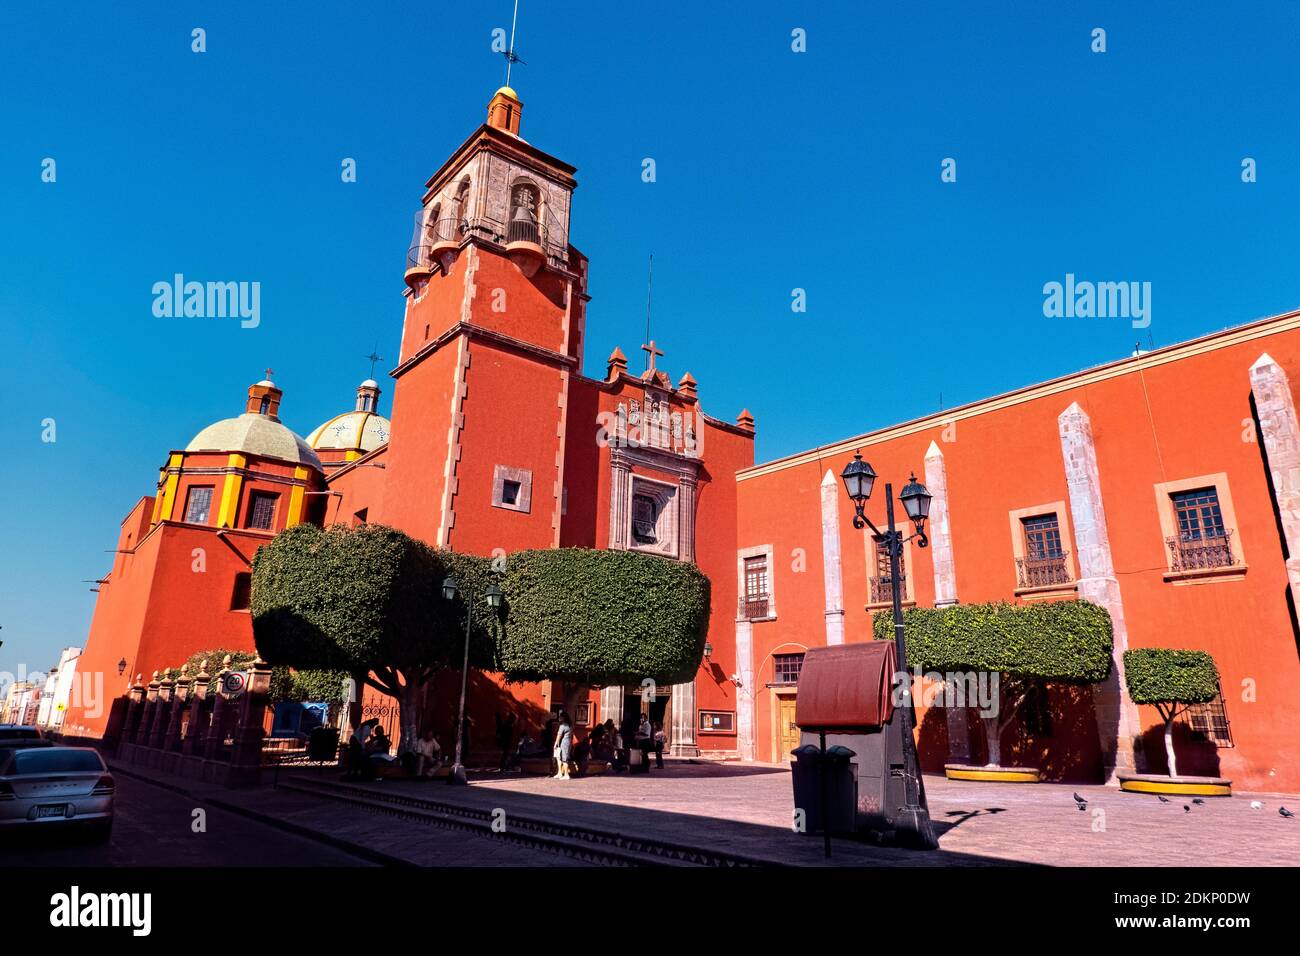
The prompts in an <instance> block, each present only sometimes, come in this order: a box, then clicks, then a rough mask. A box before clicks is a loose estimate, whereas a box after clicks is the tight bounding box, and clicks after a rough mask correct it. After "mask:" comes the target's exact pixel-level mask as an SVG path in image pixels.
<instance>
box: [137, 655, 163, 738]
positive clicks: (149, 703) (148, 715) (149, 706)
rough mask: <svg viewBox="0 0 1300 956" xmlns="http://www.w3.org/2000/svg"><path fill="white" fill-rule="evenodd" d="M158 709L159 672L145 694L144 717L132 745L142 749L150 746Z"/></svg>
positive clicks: (155, 674)
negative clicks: (155, 713) (155, 714)
mask: <svg viewBox="0 0 1300 956" xmlns="http://www.w3.org/2000/svg"><path fill="white" fill-rule="evenodd" d="M157 707H158V672H157V671H154V672H153V680H151V681H149V685H148V686H147V687H146V688H145V693H144V716H143V717H142V718H141V719H140V726H139V728H138V729H137V730H136V733H135V737H134V738H133V739H132V741H131V742H132V743H134V744H136V745H137V746H140V747H147V746H148V745H149V732H150V731H151V730H152V729H153V717H154V712H155V711H156V710H157Z"/></svg>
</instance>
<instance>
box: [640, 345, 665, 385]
mask: <svg viewBox="0 0 1300 956" xmlns="http://www.w3.org/2000/svg"><path fill="white" fill-rule="evenodd" d="M641 351H642V352H645V353H646V369H645V370H646V374H647V375H651V376H652V375H654V373H655V356H656V355H657V356H659V357H660V358H663V355H664V353H663V352H661V351H659V349H657V348H655V340H654V339H651V340H650V344H649V345H643V346H641Z"/></svg>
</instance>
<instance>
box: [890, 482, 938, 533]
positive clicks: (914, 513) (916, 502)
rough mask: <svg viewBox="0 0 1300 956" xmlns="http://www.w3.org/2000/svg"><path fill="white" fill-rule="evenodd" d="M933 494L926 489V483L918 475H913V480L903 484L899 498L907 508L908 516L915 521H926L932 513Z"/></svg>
mask: <svg viewBox="0 0 1300 956" xmlns="http://www.w3.org/2000/svg"><path fill="white" fill-rule="evenodd" d="M933 497H934V496H933V495H931V494H930V492H928V491H926V490H925V485H923V484H921V483H920V482H919V481H917V480H916V475H915V474H914V475H912V480H911V481H909V482H908V483H907V484H906V485H904V486H903V490H902V492H901V493H900V494H899V496H898V498H899V500H900V501H902V502H903V507H904V508H906V509H907V516H908V517H909V518H911V519H912V520H913V521H924V520H925V519H926V518H927V517H929V515H930V501H931V500H932V499H933Z"/></svg>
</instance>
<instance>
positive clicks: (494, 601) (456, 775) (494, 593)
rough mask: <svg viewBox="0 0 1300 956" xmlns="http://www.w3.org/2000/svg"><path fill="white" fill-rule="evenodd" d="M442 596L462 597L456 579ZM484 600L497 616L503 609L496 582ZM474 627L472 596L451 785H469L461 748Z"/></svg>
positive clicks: (446, 585) (444, 588)
mask: <svg viewBox="0 0 1300 956" xmlns="http://www.w3.org/2000/svg"><path fill="white" fill-rule="evenodd" d="M442 596H443V597H444V598H446V599H447V600H448V601H454V600H456V598H457V597H459V596H460V588H459V587H458V586H457V584H456V579H455V578H454V577H452V576H451V575H450V574H449V575H447V577H446V578H444V579H443V582H442ZM483 598H484V600H486V601H487V604H488V607H490V608H492V612H493V613H494V614H495V613H497V612H498V611H499V610H500V609H501V598H502V594H501V589H500V588H499V587H497V586H496V582H493V583H492V584H489V585H488V587H487V590H486V591H484V592H483ZM473 625H474V600H473V596H472V595H467V596H466V598H465V658H464V661H463V663H462V664H461V669H460V710H459V712H458V713H457V717H456V762H455V763H453V764H452V767H451V775H450V776H449V777H448V778H447V782H448V783H450V784H458V785H464V784H467V783H469V780H468V779H467V778H466V776H465V766H464V765H463V764H462V763H461V757H462V754H461V747H462V745H463V744H464V742H465V688H466V686H467V685H468V684H469V633H470V630H471V628H472V627H473Z"/></svg>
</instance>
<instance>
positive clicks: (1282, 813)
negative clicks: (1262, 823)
mask: <svg viewBox="0 0 1300 956" xmlns="http://www.w3.org/2000/svg"><path fill="white" fill-rule="evenodd" d="M1277 812H1278V815H1279V816H1283V817H1293V816H1295V814H1294V813H1292V812H1291V811H1290V810H1288V809H1287V808H1286V807H1278V808H1277Z"/></svg>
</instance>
